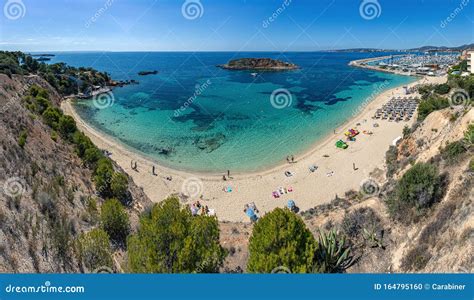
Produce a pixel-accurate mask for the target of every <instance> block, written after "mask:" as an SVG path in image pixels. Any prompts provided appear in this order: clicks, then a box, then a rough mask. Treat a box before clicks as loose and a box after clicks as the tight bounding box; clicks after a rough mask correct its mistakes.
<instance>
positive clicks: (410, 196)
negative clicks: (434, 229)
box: [387, 163, 443, 223]
mask: <svg viewBox="0 0 474 300" xmlns="http://www.w3.org/2000/svg"><path fill="white" fill-rule="evenodd" d="M442 194H443V193H442V179H441V176H440V175H439V172H438V168H437V167H436V166H434V165H432V164H429V163H417V164H415V165H414V166H413V167H411V168H410V169H409V170H408V171H407V172H406V173H405V174H404V175H403V176H402V178H401V179H400V180H399V181H398V183H397V186H396V188H395V191H394V192H392V193H391V194H390V195H389V196H388V199H387V205H388V208H389V212H390V214H391V216H392V217H393V218H395V219H397V220H399V221H403V222H406V223H409V222H411V221H413V219H414V218H415V217H416V216H417V215H418V216H419V215H422V214H423V213H424V212H425V211H426V209H428V208H430V207H431V206H432V205H433V204H434V203H435V202H437V201H438V200H439V199H440V198H441V196H442Z"/></svg>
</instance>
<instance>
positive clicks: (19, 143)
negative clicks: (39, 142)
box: [18, 130, 28, 148]
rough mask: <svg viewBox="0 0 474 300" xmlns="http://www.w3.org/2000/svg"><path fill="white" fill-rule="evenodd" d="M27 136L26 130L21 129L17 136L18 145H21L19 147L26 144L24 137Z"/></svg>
mask: <svg viewBox="0 0 474 300" xmlns="http://www.w3.org/2000/svg"><path fill="white" fill-rule="evenodd" d="M27 138H28V132H27V131H26V130H23V131H22V132H21V133H20V136H19V137H18V145H19V146H20V147H21V148H24V147H25V145H26V139H27Z"/></svg>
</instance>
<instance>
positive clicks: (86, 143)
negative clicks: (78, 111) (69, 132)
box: [72, 130, 96, 158]
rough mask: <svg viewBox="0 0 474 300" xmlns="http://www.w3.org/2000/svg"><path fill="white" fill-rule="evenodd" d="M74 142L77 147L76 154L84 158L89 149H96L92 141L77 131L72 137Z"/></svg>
mask: <svg viewBox="0 0 474 300" xmlns="http://www.w3.org/2000/svg"><path fill="white" fill-rule="evenodd" d="M72 142H73V143H74V145H75V146H76V153H77V155H78V156H79V157H81V158H83V157H84V154H85V152H86V150H87V149H89V148H96V147H95V145H94V144H93V143H92V141H91V140H90V139H89V138H88V137H87V136H86V135H85V134H84V133H82V132H80V131H79V130H76V132H74V134H73V136H72Z"/></svg>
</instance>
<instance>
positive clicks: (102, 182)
mask: <svg viewBox="0 0 474 300" xmlns="http://www.w3.org/2000/svg"><path fill="white" fill-rule="evenodd" d="M113 175H114V168H113V166H112V163H111V162H110V160H109V159H108V158H105V157H103V158H101V159H99V161H98V162H97V168H96V169H95V172H94V177H93V179H94V182H95V184H96V188H97V191H98V193H99V195H101V196H103V197H108V196H110V195H111V191H110V182H111V181H112V176H113Z"/></svg>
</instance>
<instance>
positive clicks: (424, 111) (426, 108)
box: [418, 95, 449, 120]
mask: <svg viewBox="0 0 474 300" xmlns="http://www.w3.org/2000/svg"><path fill="white" fill-rule="evenodd" d="M446 107H449V101H448V99H446V98H443V97H439V96H435V95H433V96H430V97H428V99H426V100H422V101H421V102H420V105H419V106H418V120H424V119H425V118H426V117H427V116H428V115H429V114H430V113H432V112H433V111H436V110H440V109H443V108H446Z"/></svg>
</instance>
